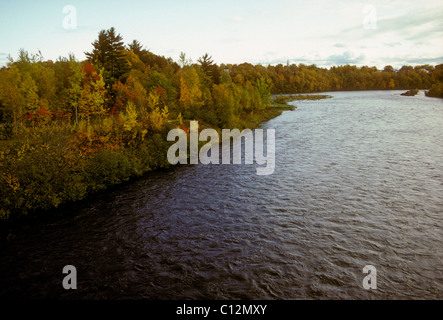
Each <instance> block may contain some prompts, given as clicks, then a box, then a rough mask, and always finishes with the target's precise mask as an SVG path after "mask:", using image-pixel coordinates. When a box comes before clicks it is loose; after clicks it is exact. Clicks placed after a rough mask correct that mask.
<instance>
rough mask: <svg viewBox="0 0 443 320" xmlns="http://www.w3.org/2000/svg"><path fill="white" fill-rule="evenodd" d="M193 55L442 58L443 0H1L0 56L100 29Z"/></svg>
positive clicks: (2, 59) (333, 60)
mask: <svg viewBox="0 0 443 320" xmlns="http://www.w3.org/2000/svg"><path fill="white" fill-rule="evenodd" d="M111 27H114V28H115V29H116V31H117V33H119V34H121V35H122V37H123V40H124V42H125V43H126V44H127V43H130V42H132V40H134V39H136V40H138V41H139V42H140V43H141V44H142V45H143V46H144V47H145V48H146V49H148V50H150V51H151V52H153V53H155V54H157V55H162V56H165V57H170V58H172V59H173V60H174V61H178V60H179V55H180V53H181V52H184V53H185V54H186V56H187V58H188V59H191V60H192V61H193V62H196V61H197V60H198V58H199V57H201V56H202V55H204V54H205V53H208V54H209V55H210V56H212V58H213V60H214V61H215V62H216V63H217V64H221V63H225V64H229V63H232V64H240V63H243V62H249V63H252V64H262V65H268V64H271V65H276V64H279V63H282V64H286V63H288V62H289V63H290V64H292V63H295V64H299V63H303V64H308V65H310V64H315V65H317V66H320V67H330V66H333V65H336V66H337V65H346V64H351V65H357V66H363V65H367V66H376V67H378V68H379V69H381V68H383V67H384V66H386V65H392V66H393V67H394V68H399V67H401V66H402V65H413V66H414V65H421V64H431V65H436V64H440V63H443V1H441V0H421V1H417V0H373V1H368V0H342V1H326V0H311V1H301V0H273V1H264V0H253V1H251V0H235V1H233V0H220V1H219V0H182V1H178V0H162V1H159V0H156V1H151V0H144V1H142V0H126V1H122V0H118V1H115V0H106V1H103V0H93V1H92V0H89V1H84V0H66V1H65V0H47V1H45V0H39V1H35V0H34V1H26V0H0V66H2V65H5V64H6V63H7V61H8V59H7V57H8V55H10V56H11V57H12V58H13V59H16V58H17V56H18V51H19V50H20V49H21V48H23V49H25V50H26V51H28V52H29V53H32V54H36V53H38V52H39V51H40V52H41V53H42V55H43V57H44V59H45V60H53V61H55V60H56V59H57V58H58V57H60V56H63V57H67V56H68V55H69V54H70V53H73V54H74V55H75V57H76V58H77V59H78V60H83V59H85V55H84V52H88V51H91V50H92V45H91V43H92V42H93V41H94V40H95V39H97V36H98V33H99V32H100V30H104V29H109V28H111Z"/></svg>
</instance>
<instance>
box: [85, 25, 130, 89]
mask: <svg viewBox="0 0 443 320" xmlns="http://www.w3.org/2000/svg"><path fill="white" fill-rule="evenodd" d="M92 45H93V47H94V48H93V50H92V52H85V55H86V57H87V58H88V60H89V62H90V63H92V64H93V65H95V67H96V68H98V69H103V78H104V80H105V83H106V85H107V86H108V87H109V88H111V87H112V85H113V84H114V83H115V82H117V81H121V82H122V83H124V82H125V80H126V77H127V74H128V71H129V64H128V61H127V59H126V54H125V50H126V49H125V47H124V45H123V37H122V36H121V35H120V34H116V32H115V29H114V28H113V27H112V28H111V29H109V30H102V31H100V33H99V35H98V39H97V40H95V41H94V42H93V43H92Z"/></svg>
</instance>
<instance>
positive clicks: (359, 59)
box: [321, 51, 366, 65]
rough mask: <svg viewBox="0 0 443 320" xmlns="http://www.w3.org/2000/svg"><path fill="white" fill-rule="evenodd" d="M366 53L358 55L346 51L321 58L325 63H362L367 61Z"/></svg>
mask: <svg viewBox="0 0 443 320" xmlns="http://www.w3.org/2000/svg"><path fill="white" fill-rule="evenodd" d="M365 59H366V58H365V55H364V54H361V55H359V56H356V55H355V54H354V53H353V52H351V51H345V52H343V53H342V54H333V55H330V56H328V57H327V58H326V59H323V60H321V61H322V62H323V64H324V65H346V64H361V63H364V62H365Z"/></svg>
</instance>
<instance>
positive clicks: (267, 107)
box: [0, 28, 443, 218]
mask: <svg viewBox="0 0 443 320" xmlns="http://www.w3.org/2000/svg"><path fill="white" fill-rule="evenodd" d="M86 56H87V60H85V61H77V60H76V59H75V57H74V56H73V55H70V56H69V57H68V58H63V57H61V58H59V59H58V60H57V61H55V62H53V61H45V60H44V59H43V57H42V55H41V54H37V55H32V54H29V53H28V52H26V51H25V50H20V52H19V56H18V59H17V60H15V61H14V60H12V59H11V61H10V63H9V64H8V66H7V67H4V68H2V69H1V70H0V218H9V217H15V216H20V215H23V214H27V213H29V212H32V211H35V210H40V209H48V208H52V207H57V206H58V205H59V204H61V203H64V202H68V201H74V200H78V199H82V198H84V197H85V196H86V195H87V194H90V193H92V192H95V191H98V190H102V189H105V188H107V187H108V186H110V185H114V184H117V183H120V182H122V181H126V180H128V179H129V178H131V177H133V176H138V175H141V174H143V173H145V172H147V171H149V170H152V169H155V168H162V167H167V166H168V162H167V159H166V154H167V148H168V146H169V144H168V142H167V141H166V139H165V137H166V133H167V132H168V131H169V130H170V129H171V128H174V127H180V128H183V129H184V130H188V128H187V126H186V123H189V120H193V119H197V120H199V121H200V123H201V124H202V125H201V128H204V127H208V126H211V127H215V128H222V127H223V128H234V127H235V128H240V129H241V128H245V127H254V126H257V125H258V124H259V123H260V122H261V121H262V120H263V119H268V118H270V117H272V116H275V115H277V114H278V112H279V111H278V110H277V109H276V108H272V107H271V93H277V94H278V93H300V92H314V91H332V90H367V89H413V88H420V89H423V88H430V90H429V93H428V94H429V95H435V96H439V95H440V96H441V94H442V91H443V89H442V84H441V81H443V79H442V77H441V75H442V73H441V72H442V65H439V66H436V67H435V68H434V67H432V66H429V65H426V66H419V67H415V68H413V67H403V68H401V69H400V70H398V71H395V70H394V69H393V68H392V67H389V66H387V67H385V68H384V70H382V71H379V70H377V69H375V68H368V67H362V68H357V67H355V66H340V67H332V68H330V69H323V68H318V67H316V66H305V65H298V66H297V65H286V66H283V65H277V66H268V67H264V66H261V65H255V66H254V65H251V64H248V63H244V64H240V65H220V66H218V65H216V64H214V62H213V61H212V58H211V57H210V56H209V55H208V54H204V55H203V56H202V57H201V58H200V59H198V61H197V63H192V62H191V61H190V60H189V59H187V58H186V56H185V54H181V56H180V61H179V62H178V63H176V62H174V61H173V60H172V59H170V58H165V57H162V56H158V55H155V54H154V53H152V52H150V51H148V50H146V49H144V48H143V46H142V45H141V44H140V43H139V42H138V41H136V40H134V41H133V42H132V43H130V44H129V45H127V46H124V44H123V39H122V37H121V35H119V34H117V33H116V31H115V30H114V28H111V29H109V30H103V31H101V32H100V33H99V35H98V39H97V40H96V41H94V42H93V43H92V51H91V52H87V53H86ZM280 112H281V111H280Z"/></svg>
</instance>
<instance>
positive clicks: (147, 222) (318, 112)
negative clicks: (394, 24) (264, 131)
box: [0, 91, 443, 299]
mask: <svg viewBox="0 0 443 320" xmlns="http://www.w3.org/2000/svg"><path fill="white" fill-rule="evenodd" d="M400 93H401V92H399V91H385V92H381V91H373V92H335V93H331V95H333V96H334V98H333V99H327V100H320V101H302V102H301V101H300V102H297V103H296V105H297V106H298V109H297V110H295V111H287V112H284V113H283V115H281V116H280V117H278V118H275V119H273V120H271V121H269V122H267V123H265V124H263V128H274V129H275V130H276V167H275V172H274V174H272V175H268V176H258V175H256V170H255V165H208V166H205V165H195V166H177V167H175V168H173V169H171V170H168V171H161V172H155V173H152V174H149V175H147V176H146V177H145V178H143V179H141V180H138V181H136V182H134V183H131V184H128V185H124V186H121V187H119V188H116V189H114V190H112V191H109V192H107V193H103V194H100V195H98V196H96V197H94V198H92V199H90V200H89V201H88V202H87V203H81V204H79V206H78V207H77V208H71V209H69V212H63V215H59V216H57V217H54V218H53V219H51V220H49V219H47V220H45V221H37V222H33V223H30V224H23V226H21V227H14V228H12V229H10V230H8V231H7V232H6V233H7V234H3V235H2V237H1V241H2V242H1V244H0V256H1V261H0V274H1V275H2V277H0V296H5V297H25V298H27V297H37V298H61V299H72V298H75V299H141V298H148V299H403V298H408V299H410V298H413V299H415V298H423V299H441V298H442V297H443V264H442V260H443V251H442V248H443V233H442V223H441V221H442V220H441V214H442V213H441V212H442V208H443V132H442V130H443V129H442V128H443V101H442V100H439V99H432V98H427V97H424V95H423V94H420V95H417V96H415V97H402V96H400ZM66 210H68V209H66ZM68 264H71V265H74V266H75V267H76V268H77V273H78V275H77V279H78V284H77V287H78V289H77V290H69V291H67V290H64V289H63V287H62V284H61V283H62V280H63V277H64V276H65V275H64V274H62V269H63V267H64V266H65V265H68ZM368 264H371V265H374V266H375V267H376V268H377V290H375V291H374V290H372V291H368V290H365V289H364V288H363V286H362V281H363V278H364V277H365V276H366V274H364V273H363V267H364V266H365V265H368Z"/></svg>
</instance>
